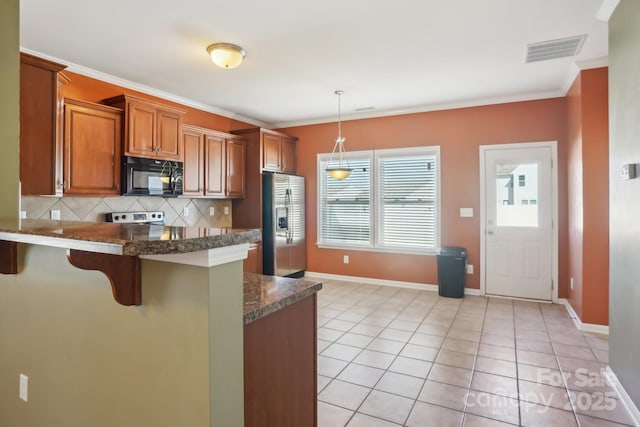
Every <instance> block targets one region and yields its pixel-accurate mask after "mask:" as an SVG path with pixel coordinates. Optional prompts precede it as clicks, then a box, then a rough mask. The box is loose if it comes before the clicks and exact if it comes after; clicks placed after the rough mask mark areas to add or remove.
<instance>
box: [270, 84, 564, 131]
mask: <svg viewBox="0 0 640 427" xmlns="http://www.w3.org/2000/svg"><path fill="white" fill-rule="evenodd" d="M565 94H566V90H564V87H561V88H560V89H559V90H551V91H544V92H532V93H524V94H518V95H509V96H498V97H489V98H477V99H469V100H465V101H454V102H444V103H437V104H430V105H421V106H416V107H411V108H402V109H398V110H373V111H367V112H362V113H354V114H347V115H346V116H345V115H343V117H342V121H343V122H345V121H349V120H363V119H373V118H376V117H390V116H400V115H404V114H417V113H429V112H432V111H444V110H456V109H459V108H473V107H483V106H487V105H499V104H509V103H512V102H528V101H539V100H542V99H553V98H562V97H563V96H565ZM335 121H336V119H335V117H322V118H317V119H309V120H294V121H285V122H277V123H274V124H273V125H274V126H275V127H276V129H279V128H288V127H294V126H309V125H317V124H323V123H334V122H335Z"/></svg>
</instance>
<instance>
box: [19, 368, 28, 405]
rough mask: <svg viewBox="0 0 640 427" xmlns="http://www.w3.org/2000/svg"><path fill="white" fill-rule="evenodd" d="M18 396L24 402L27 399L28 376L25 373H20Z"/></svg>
mask: <svg viewBox="0 0 640 427" xmlns="http://www.w3.org/2000/svg"><path fill="white" fill-rule="evenodd" d="M18 396H19V397H20V399H22V400H24V401H25V402H27V401H29V377H28V376H26V375H25V374H20V389H19V391H18Z"/></svg>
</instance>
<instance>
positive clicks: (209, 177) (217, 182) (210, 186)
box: [204, 135, 227, 197]
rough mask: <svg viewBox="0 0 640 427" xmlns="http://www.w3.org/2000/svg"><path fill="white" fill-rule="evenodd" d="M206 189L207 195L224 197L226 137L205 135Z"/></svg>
mask: <svg viewBox="0 0 640 427" xmlns="http://www.w3.org/2000/svg"><path fill="white" fill-rule="evenodd" d="M205 156H206V164H205V175H206V176H205V180H206V182H205V184H206V185H205V190H204V194H205V195H206V196H217V197H224V195H225V194H224V190H225V178H226V175H227V174H226V171H225V139H224V138H223V137H220V136H214V135H205Z"/></svg>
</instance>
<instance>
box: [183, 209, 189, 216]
mask: <svg viewBox="0 0 640 427" xmlns="http://www.w3.org/2000/svg"><path fill="white" fill-rule="evenodd" d="M182 215H184V216H189V208H187V207H185V208H184V210H183V211H182Z"/></svg>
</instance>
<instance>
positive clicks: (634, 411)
mask: <svg viewBox="0 0 640 427" xmlns="http://www.w3.org/2000/svg"><path fill="white" fill-rule="evenodd" d="M605 375H606V377H607V380H608V381H609V384H611V386H612V387H613V388H614V389H615V390H616V392H617V393H618V396H620V400H622V403H623V404H624V406H625V408H626V409H627V412H629V416H631V419H632V420H633V422H634V424H635V425H636V426H640V410H638V407H637V406H636V404H635V403H634V402H633V400H631V396H629V394H628V393H627V391H626V390H625V389H624V387H623V386H622V383H621V382H620V380H618V377H617V376H616V374H615V373H614V372H613V370H612V369H611V367H610V366H607V368H606V370H605Z"/></svg>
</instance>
